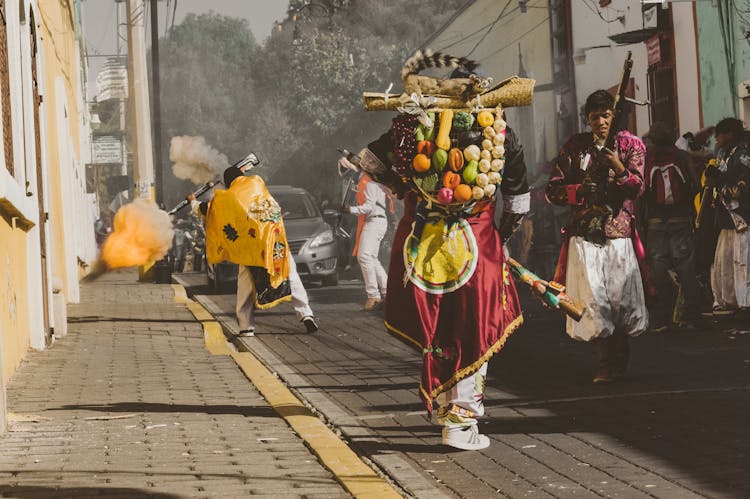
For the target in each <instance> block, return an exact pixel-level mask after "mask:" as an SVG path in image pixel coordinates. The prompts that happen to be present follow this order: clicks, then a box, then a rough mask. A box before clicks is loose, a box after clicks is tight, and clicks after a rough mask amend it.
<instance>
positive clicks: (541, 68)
mask: <svg viewBox="0 0 750 499" xmlns="http://www.w3.org/2000/svg"><path fill="white" fill-rule="evenodd" d="M549 19H550V8H549V5H548V1H547V0H532V1H528V2H515V1H514V2H507V3H506V2H497V1H493V0H476V1H474V2H469V3H467V5H466V6H465V7H464V8H463V9H462V10H461V11H460V12H459V13H457V15H456V16H454V17H453V19H451V20H450V22H449V23H448V24H446V25H445V26H443V27H442V28H441V29H440V30H439V31H438V32H437V33H436V34H435V35H434V36H433V37H431V38H430V39H429V40H427V41H426V42H425V43H424V46H425V47H426V48H431V49H433V50H436V51H440V52H445V53H448V54H451V55H455V56H459V57H467V58H469V59H473V60H475V61H477V62H478V63H479V64H480V71H481V72H482V73H484V74H485V75H487V76H491V77H493V78H494V79H495V82H496V83H497V82H498V81H500V80H502V79H503V78H506V77H508V76H512V75H518V76H523V77H527V78H533V79H535V80H536V87H535V90H534V99H533V103H532V105H531V106H527V107H522V108H508V109H507V111H506V114H507V118H508V124H509V125H510V127H512V128H513V129H514V130H515V131H516V132H517V133H518V135H519V137H520V139H521V143H522V144H523V146H524V152H525V158H526V164H527V165H528V170H529V175H530V177H531V179H532V181H533V180H534V179H535V178H536V177H538V176H539V175H540V172H539V168H538V166H539V165H541V164H542V163H544V162H545V161H547V160H549V159H550V158H552V157H553V156H554V155H555V154H556V152H557V135H558V133H557V130H558V120H557V118H556V116H557V113H558V110H559V108H560V99H559V96H558V95H557V93H556V86H555V84H554V82H553V65H552V53H553V46H552V44H551V43H550V21H549Z"/></svg>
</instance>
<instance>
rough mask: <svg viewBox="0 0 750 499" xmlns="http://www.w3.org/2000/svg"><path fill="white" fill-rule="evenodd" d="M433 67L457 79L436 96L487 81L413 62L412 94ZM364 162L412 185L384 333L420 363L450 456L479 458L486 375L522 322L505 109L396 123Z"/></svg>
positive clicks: (515, 180)
mask: <svg viewBox="0 0 750 499" xmlns="http://www.w3.org/2000/svg"><path fill="white" fill-rule="evenodd" d="M433 66H453V67H458V69H457V70H456V71H454V73H453V75H452V76H451V79H450V80H440V81H438V82H437V83H438V84H439V85H442V91H440V92H439V94H440V95H445V94H446V93H445V92H446V90H450V89H451V88H453V87H454V86H455V85H456V84H457V83H458V82H459V81H467V82H470V83H473V82H478V81H479V80H481V79H480V78H479V77H477V76H476V75H475V74H474V73H473V72H472V70H473V69H474V68H475V65H474V64H473V63H472V62H471V61H467V60H465V59H455V58H452V57H450V56H446V55H441V54H430V53H417V54H416V55H415V56H414V57H412V58H411V59H410V60H409V61H407V63H406V65H405V67H404V71H403V72H402V76H404V81H405V88H407V92H408V91H409V90H408V89H409V86H408V85H409V82H410V81H412V82H413V81H418V82H419V81H420V80H414V78H412V77H413V76H414V73H415V72H416V71H418V70H419V69H421V68H424V67H433ZM419 78H421V77H419ZM427 83H429V82H427ZM527 90H528V95H529V97H530V93H531V87H529V88H528V89H527ZM428 92H429V91H427V92H424V93H428ZM435 93H438V92H437V91H436V92H435ZM360 156H361V157H362V161H361V165H362V169H363V170H365V171H368V172H369V171H381V172H382V171H386V172H395V173H396V174H397V177H399V178H409V179H410V180H409V181H408V183H409V185H410V189H411V190H409V191H408V192H407V193H406V195H405V197H404V215H403V217H402V218H401V220H400V222H399V224H398V227H397V229H396V234H395V236H394V241H393V251H392V253H391V260H390V266H389V271H388V294H387V300H386V314H385V315H386V327H387V328H388V330H389V332H391V333H392V334H394V335H395V336H396V337H398V338H399V339H401V340H403V341H405V342H406V343H407V344H409V345H411V346H413V347H416V348H417V349H418V351H419V352H420V353H421V354H422V356H423V364H422V376H421V382H420V387H419V389H420V395H421V397H422V399H423V400H424V402H425V404H426V407H427V410H428V411H429V412H430V413H431V412H432V410H433V405H434V403H435V402H437V405H438V410H437V413H438V422H439V423H440V424H441V425H442V426H443V430H442V441H443V444H445V445H448V446H451V447H455V448H459V449H465V450H477V449H483V448H485V447H487V446H489V444H490V440H489V438H488V437H487V436H486V435H481V434H480V433H479V430H478V427H477V418H478V417H479V416H482V415H483V414H484V405H483V391H484V383H485V376H486V373H487V363H488V361H489V359H490V358H491V357H492V356H493V355H494V354H495V353H497V352H498V351H499V350H500V349H501V348H502V347H503V346H504V344H505V342H506V340H507V339H508V337H509V336H510V335H511V334H512V333H513V331H515V330H516V329H517V328H518V327H519V326H520V325H521V323H522V322H523V320H522V316H521V310H520V307H519V303H518V297H517V295H516V289H515V286H514V283H513V281H512V279H511V274H510V269H509V267H508V265H507V264H506V256H505V254H504V251H503V244H504V242H505V241H507V239H508V237H509V236H510V235H511V233H512V232H513V230H514V229H515V228H516V227H517V226H518V224H519V223H520V219H521V217H522V216H523V214H524V213H526V212H527V211H528V209H529V187H528V184H527V181H526V165H525V164H524V158H523V152H522V148H521V144H520V143H519V141H518V138H517V136H516V134H515V133H514V132H513V130H512V129H511V128H509V127H506V123H505V121H504V119H503V113H502V111H501V110H500V109H499V108H498V109H493V110H483V111H480V112H478V113H476V114H473V113H465V112H458V111H457V112H453V111H452V110H450V109H448V110H443V111H442V112H440V113H439V114H434V113H421V114H410V113H403V114H400V115H398V116H397V117H396V118H394V120H393V124H392V127H391V129H390V131H389V132H388V133H386V134H384V135H383V136H381V137H380V138H379V139H378V140H376V141H374V142H372V143H370V144H369V145H368V147H367V148H366V149H365V150H363V151H362V153H361V154H360ZM501 181H502V183H501ZM386 183H388V182H386ZM396 184H397V183H396ZM390 186H391V187H392V188H393V189H394V190H395V191H400V190H403V189H402V187H403V186H399V185H394V183H391V184H390ZM413 187H416V189H414V188H413ZM493 222H494V223H493Z"/></svg>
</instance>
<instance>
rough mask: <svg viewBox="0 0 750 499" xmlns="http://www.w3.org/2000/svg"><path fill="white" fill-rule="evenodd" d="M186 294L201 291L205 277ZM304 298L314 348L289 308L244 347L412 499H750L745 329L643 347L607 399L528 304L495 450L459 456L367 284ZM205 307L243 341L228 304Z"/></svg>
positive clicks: (498, 391)
mask: <svg viewBox="0 0 750 499" xmlns="http://www.w3.org/2000/svg"><path fill="white" fill-rule="evenodd" d="M181 280H182V281H183V282H185V283H186V284H187V285H188V286H187V287H188V291H189V292H197V293H201V292H203V288H202V287H201V286H202V284H203V281H202V277H201V276H200V275H199V274H192V275H183V277H182V278H181ZM308 291H309V293H310V296H311V301H312V306H313V309H314V311H315V313H316V315H317V316H318V317H319V319H320V324H321V330H320V331H319V332H317V333H315V334H312V335H310V334H306V333H305V332H304V328H303V327H302V326H301V325H300V324H299V323H298V322H297V320H296V318H295V317H294V314H293V311H292V310H291V307H290V306H287V305H283V306H281V307H278V308H277V309H274V310H271V311H267V312H263V313H261V314H260V317H259V321H258V322H259V326H258V330H257V331H256V337H255V338H252V339H248V340H245V341H243V343H244V345H246V346H247V347H248V348H249V349H250V350H251V351H253V352H255V353H256V354H257V355H259V356H260V357H261V358H263V360H264V361H265V362H266V364H267V365H269V367H271V368H272V369H273V370H275V371H276V372H277V373H279V375H280V376H281V377H282V379H284V381H285V382H286V383H287V384H288V385H289V386H290V387H292V388H293V389H294V390H295V391H296V392H297V393H298V394H299V395H300V396H301V397H303V398H304V399H306V400H307V401H309V402H310V403H311V404H312V405H313V406H314V407H316V408H317V409H318V410H319V411H320V412H322V413H323V414H324V415H325V416H326V417H327V418H328V420H329V421H330V422H331V423H332V424H334V425H335V426H336V427H338V428H339V429H340V430H341V431H342V433H343V434H344V435H346V436H347V438H348V439H349V440H350V441H351V442H352V444H353V447H354V448H355V450H357V451H358V452H359V453H360V454H362V455H364V456H366V457H368V458H369V459H371V460H372V461H374V462H375V463H377V464H378V465H379V466H381V467H382V468H383V469H384V470H385V471H386V472H387V473H388V474H390V475H391V476H392V477H393V478H394V479H395V480H396V481H397V482H398V483H399V485H400V486H402V487H403V488H404V489H406V490H407V491H409V492H410V493H412V494H414V495H417V496H423V497H427V496H429V497H439V496H441V495H442V496H448V497H452V496H461V497H485V496H493V497H496V496H497V494H498V493H500V494H504V495H508V496H514V497H516V496H526V495H532V496H536V495H551V496H560V497H563V496H572V495H575V496H607V497H680V498H681V497H698V496H709V497H747V495H748V493H750V475H748V473H747V470H748V462H750V457H749V456H748V454H749V451H750V430H748V425H747V416H748V414H750V393H749V391H748V390H749V389H750V383H748V379H749V378H748V373H750V331H743V330H742V326H743V325H742V324H738V323H723V324H716V325H715V326H716V327H715V329H712V330H707V331H673V332H669V333H665V334H647V335H644V336H642V337H640V338H637V339H635V340H634V341H633V343H632V346H633V353H632V363H631V368H630V371H629V375H628V377H627V378H626V379H625V380H623V381H622V382H619V383H616V384H612V385H607V386H601V385H593V384H592V383H591V376H592V374H593V371H594V351H593V349H592V348H591V345H588V344H580V343H576V342H574V341H572V340H570V339H568V338H567V337H566V336H565V335H564V334H563V321H562V318H561V317H559V316H557V315H556V314H554V313H552V312H549V311H545V310H542V309H540V308H539V307H538V306H537V305H536V303H535V302H532V303H530V304H527V305H528V306H527V312H526V324H525V325H524V326H523V327H522V328H521V329H520V330H519V331H518V332H516V333H515V334H514V335H513V337H511V339H510V340H509V341H508V343H507V345H506V347H505V349H504V350H503V351H502V352H501V353H500V354H498V355H496V356H495V357H494V358H493V360H492V361H491V363H490V373H489V380H488V390H487V393H486V403H487V416H486V417H485V418H484V419H483V421H482V424H481V430H482V432H484V433H486V434H488V435H489V436H490V437H491V439H492V445H491V446H490V447H489V448H488V449H486V450H484V451H481V452H453V451H450V450H449V449H447V448H445V447H442V446H441V445H440V438H439V431H438V427H437V426H436V425H435V424H434V421H433V422H430V421H429V420H428V419H427V417H426V414H425V411H424V409H423V406H422V404H421V403H420V401H419V399H418V396H417V379H418V372H419V358H418V356H417V355H416V354H415V353H414V352H413V351H412V350H410V349H409V348H407V347H405V346H403V344H402V343H400V342H399V341H396V340H395V339H393V338H391V337H390V336H389V335H387V334H386V333H385V331H384V328H383V324H382V318H381V317H379V315H378V314H367V313H363V312H360V311H359V305H360V303H361V302H362V301H363V299H364V292H363V290H362V289H361V283H358V282H356V281H353V282H347V283H345V285H343V286H340V287H338V288H316V287H312V286H311V287H310V288H308ZM522 293H523V292H522ZM197 299H198V300H199V301H200V302H201V303H203V304H204V305H205V306H206V308H208V309H209V310H211V311H212V312H213V313H214V314H215V315H218V316H219V319H220V320H222V321H223V322H224V323H225V326H226V327H227V328H230V329H231V328H235V329H236V325H234V318H233V309H234V296H233V295H200V294H199V295H198V296H197ZM746 329H750V325H747V327H746Z"/></svg>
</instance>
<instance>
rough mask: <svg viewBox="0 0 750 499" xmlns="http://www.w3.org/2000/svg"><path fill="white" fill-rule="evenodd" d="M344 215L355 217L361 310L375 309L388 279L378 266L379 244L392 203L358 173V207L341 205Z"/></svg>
mask: <svg viewBox="0 0 750 499" xmlns="http://www.w3.org/2000/svg"><path fill="white" fill-rule="evenodd" d="M343 211H344V212H345V213H351V214H352V215H357V217H358V224H357V239H356V242H355V244H354V251H353V252H352V255H353V256H356V257H357V261H358V262H359V267H360V269H361V270H362V278H363V280H364V281H365V292H366V293H367V301H366V302H365V303H364V305H363V306H362V310H364V311H368V312H369V311H371V310H375V309H376V308H378V307H379V306H380V305H381V304H382V302H383V301H384V300H385V297H386V292H387V288H388V275H387V274H386V272H385V269H384V268H383V266H382V265H381V263H380V260H379V257H378V255H379V253H380V244H381V242H382V241H383V238H384V237H385V234H386V231H387V230H388V215H387V212H388V211H390V212H391V213H393V211H394V209H393V200H392V199H391V196H390V194H389V193H387V192H386V191H385V189H384V188H383V187H382V186H381V185H380V184H378V183H377V182H374V181H372V179H370V177H369V176H368V175H367V174H366V173H360V176H359V182H358V183H357V205H356V206H346V205H344V207H343Z"/></svg>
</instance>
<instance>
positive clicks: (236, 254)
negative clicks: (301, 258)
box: [206, 175, 289, 288]
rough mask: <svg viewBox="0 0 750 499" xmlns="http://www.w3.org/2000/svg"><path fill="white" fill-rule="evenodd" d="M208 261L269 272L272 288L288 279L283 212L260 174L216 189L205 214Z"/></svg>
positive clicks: (287, 252) (239, 179)
mask: <svg viewBox="0 0 750 499" xmlns="http://www.w3.org/2000/svg"><path fill="white" fill-rule="evenodd" d="M206 258H207V259H208V262H209V263H219V262H223V261H229V262H233V263H236V264H238V265H245V266H248V267H262V268H264V269H266V272H267V273H268V276H269V281H270V284H271V286H272V287H274V288H276V287H278V286H279V285H280V284H281V283H282V282H284V281H285V280H286V279H287V278H288V277H289V244H288V243H287V240H286V231H285V230H284V223H283V221H282V219H281V209H280V208H279V205H278V204H277V203H276V200H274V199H273V197H272V196H271V194H270V193H269V192H268V189H267V188H266V184H265V183H264V182H263V179H261V178H260V177H258V176H257V175H253V176H250V177H239V178H236V179H235V180H234V181H233V182H232V185H231V186H230V187H229V189H228V190H217V191H216V193H215V194H214V199H213V201H211V203H210V204H209V207H208V212H207V213H206Z"/></svg>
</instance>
